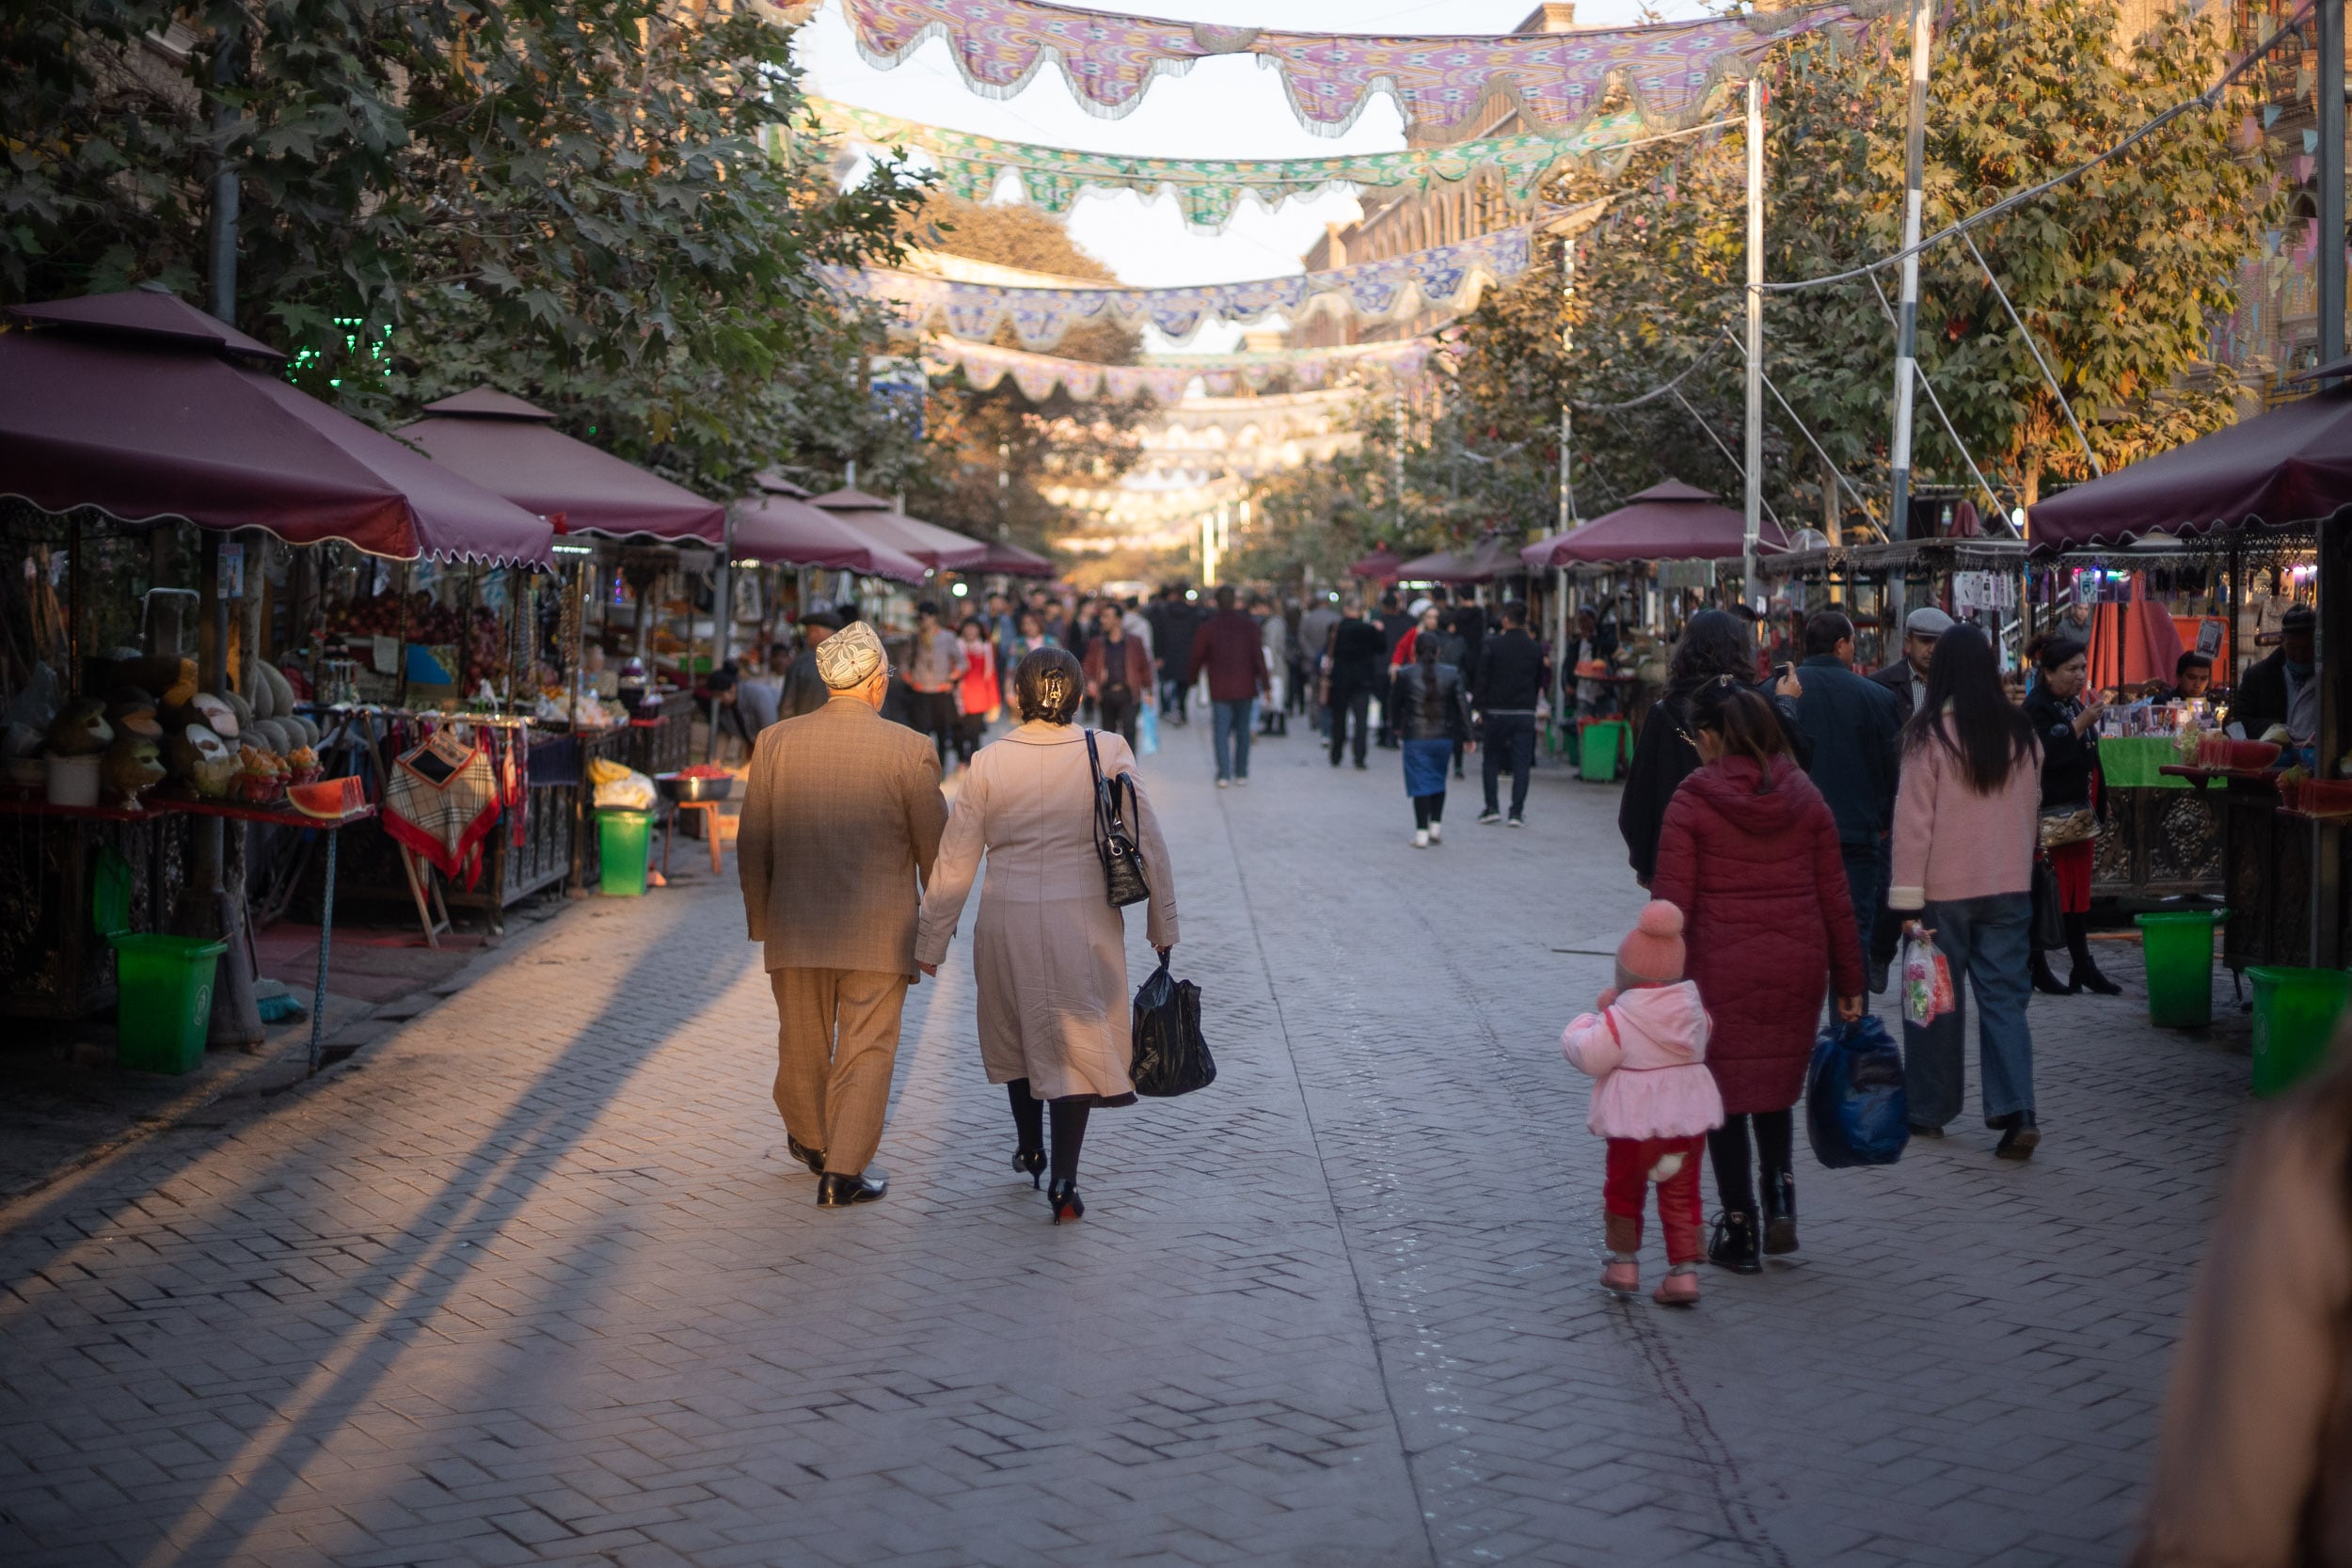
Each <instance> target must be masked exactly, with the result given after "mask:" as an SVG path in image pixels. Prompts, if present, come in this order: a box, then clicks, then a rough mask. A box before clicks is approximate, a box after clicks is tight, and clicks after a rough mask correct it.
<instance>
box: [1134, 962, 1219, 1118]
mask: <svg viewBox="0 0 2352 1568" xmlns="http://www.w3.org/2000/svg"><path fill="white" fill-rule="evenodd" d="M1131 1022H1132V1028H1131V1030H1130V1035H1129V1037H1130V1038H1131V1040H1132V1041H1133V1042H1134V1046H1135V1055H1134V1057H1133V1058H1132V1059H1131V1060H1130V1062H1129V1063H1128V1067H1127V1076H1128V1077H1129V1078H1130V1079H1132V1080H1133V1081H1134V1083H1135V1085H1136V1093H1137V1094H1140V1095H1149V1096H1151V1097H1152V1099H1155V1100H1166V1099H1168V1098H1170V1097H1172V1096H1175V1095H1180V1094H1190V1093H1191V1092H1192V1091H1193V1090H1195V1089H1205V1088H1207V1087H1208V1086H1209V1085H1211V1084H1214V1083H1216V1057H1214V1056H1212V1055H1210V1054H1209V1042H1208V1041H1207V1040H1204V1039H1202V1038H1201V1037H1200V987H1199V986H1196V985H1194V984H1193V983H1192V982H1191V981H1190V980H1179V979H1177V978H1176V977H1175V976H1174V975H1172V974H1168V960H1167V959H1166V958H1162V959H1161V960H1160V967H1159V968H1157V969H1155V970H1153V971H1152V977H1151V978H1150V979H1148V980H1146V981H1144V982H1143V984H1142V985H1141V986H1139V987H1137V988H1136V1006H1135V1012H1134V1014H1133V1016H1132V1021H1131Z"/></svg>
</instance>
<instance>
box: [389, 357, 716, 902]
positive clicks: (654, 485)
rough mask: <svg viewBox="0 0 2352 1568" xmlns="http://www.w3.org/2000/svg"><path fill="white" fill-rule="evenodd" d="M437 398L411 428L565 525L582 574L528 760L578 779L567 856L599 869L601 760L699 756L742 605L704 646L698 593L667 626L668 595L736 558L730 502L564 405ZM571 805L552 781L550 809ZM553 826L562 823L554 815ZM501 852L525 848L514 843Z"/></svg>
mask: <svg viewBox="0 0 2352 1568" xmlns="http://www.w3.org/2000/svg"><path fill="white" fill-rule="evenodd" d="M423 412H424V418H422V419H421V420H416V421H415V422H414V423H411V424H407V425H404V426H402V427H401V429H400V430H399V432H398V434H399V435H400V436H402V437H403V438H404V439H406V440H410V441H414V442H415V443H416V444H417V445H418V446H419V447H421V449H423V450H424V451H428V452H430V453H432V454H433V456H434V457H435V458H436V459H437V460H438V461H440V462H443V463H445V464H447V465H449V466H450V467H452V468H454V469H455V470H457V471H458V472H460V473H464V474H466V475H468V476H469V477H470V478H473V479H475V480H476V481H478V482H479V483H482V484H483V485H484V486H485V488H488V489H491V490H494V491H496V492H497V493H498V494H500V495H502V496H504V497H506V498H507V499H510V500H512V501H514V502H516V504H517V505H520V506H524V507H527V508H529V509H530V510H532V511H533V512H536V513H538V514H540V515H543V516H546V517H548V518H549V519H550V520H552V521H554V522H555V523H556V524H557V526H558V527H559V529H560V530H561V531H562V533H563V536H564V564H565V566H566V568H567V570H566V571H565V573H564V578H566V579H567V580H566V581H565V583H564V589H563V594H564V611H563V615H562V617H561V624H560V625H559V626H558V627H557V628H556V629H555V636H554V638H553V639H552V641H553V642H554V643H555V645H556V651H557V659H556V663H557V665H558V667H559V670H560V672H561V684H560V686H555V685H552V684H551V688H550V689H549V691H548V693H547V694H546V700H545V701H543V702H541V703H539V704H538V705H535V707H534V709H533V711H532V713H531V714H529V715H528V720H529V722H528V724H527V725H526V729H527V730H528V732H529V736H528V739H529V742H530V743H529V744H528V746H527V747H526V748H525V749H524V751H523V768H522V771H523V773H524V774H525V776H526V778H535V779H539V780H542V781H544V783H543V784H542V785H540V786H539V787H544V788H545V789H547V790H548V791H557V790H567V791H569V792H570V794H571V798H572V802H573V803H572V809H571V812H570V814H569V815H570V816H571V818H572V821H571V826H570V829H569V837H568V843H567V844H566V845H564V848H565V849H567V850H568V855H567V856H565V857H564V863H565V864H566V866H567V874H568V875H569V876H570V877H571V878H572V879H573V881H574V882H575V885H579V884H582V883H585V882H586V881H589V880H593V879H595V877H596V872H597V870H598V866H597V863H596V834H594V833H593V832H588V831H587V830H588V828H589V826H590V818H589V816H588V811H589V806H588V800H589V794H590V785H589V784H588V782H587V780H588V773H589V769H590V768H591V767H592V765H593V764H595V763H596V762H597V761H599V760H602V761H619V762H622V763H625V764H626V765H627V766H628V767H629V768H633V769H635V770H636V771H638V772H640V773H644V774H645V775H647V776H648V777H651V776H654V775H658V774H661V773H667V772H674V771H675V770H677V769H679V768H685V767H687V766H689V765H690V764H691V762H692V761H693V725H694V717H695V698H694V689H693V688H694V682H695V678H696V676H697V674H698V673H700V672H702V671H705V670H707V669H709V668H712V667H714V666H715V664H716V663H717V662H718V660H719V659H720V658H721V657H723V646H722V645H721V644H722V643H723V640H724V638H723V631H722V629H721V628H723V626H725V625H726V624H727V619H726V618H727V614H728V613H729V611H730V610H731V607H730V606H728V605H727V604H725V603H724V602H723V595H722V596H721V598H720V600H719V601H718V602H715V603H714V613H713V618H712V619H713V626H712V641H711V643H710V645H709V646H708V648H707V651H705V650H703V649H700V648H698V647H697V643H696V638H695V628H694V626H693V615H692V610H691V604H690V605H689V607H688V610H687V613H686V616H685V621H686V625H685V626H684V628H683V630H682V631H678V630H675V629H673V627H672V626H669V625H665V624H664V623H665V622H666V621H667V617H666V615H659V614H657V613H656V610H655V606H656V605H657V603H660V602H667V600H668V598H669V596H670V595H669V594H668V592H667V590H668V587H669V585H670V584H672V583H673V582H674V581H675V580H676V579H678V578H681V577H683V576H685V575H688V574H690V573H695V572H699V571H701V570H702V569H704V568H705V567H706V566H707V565H708V564H710V563H713V562H723V561H724V560H725V559H726V557H725V554H724V552H725V550H726V548H727V546H728V542H729V534H730V529H731V525H730V522H729V519H728V509H727V508H726V507H724V506H723V505H721V504H720V503H718V502H716V501H711V500H706V499H703V498H702V497H700V496H697V495H695V494H694V493H693V492H692V491H691V490H687V489H685V488H683V487H682V486H679V485H676V484H674V483H671V482H670V481H668V480H666V479H663V478H661V477H660V475H659V474H655V473H650V472H648V471H647V470H645V469H644V468H641V467H637V466H636V465H634V464H631V463H627V462H624V461H622V460H621V459H620V458H617V457H614V456H613V455H612V453H610V452H607V451H602V450H601V449H599V448H597V447H595V446H592V445H590V444H589V443H587V442H585V441H581V440H577V439H575V438H574V437H572V436H566V435H564V433H563V432H562V431H560V430H558V429H556V428H555V423H556V418H555V416H554V415H553V414H551V413H549V412H548V411H547V410H546V409H543V408H540V407H538V406H536V405H535V404H530V403H527V402H525V401H524V400H522V399H521V398H517V397H512V396H509V395H508V394H506V393H503V392H501V391H498V390H496V389H495V388H488V387H478V388H474V389H473V390H471V391H469V392H461V393H459V394H458V395H457V396H455V397H451V398H444V399H442V400H441V401H439V402H437V403H433V404H426V406H425V408H424V411H423ZM616 610H618V611H625V612H626V614H627V617H628V621H627V626H626V629H625V630H624V629H621V628H620V627H618V626H616V625H615V621H616V616H615V614H614V612H615V611H616ZM664 656H668V657H667V662H666V666H665V657H664ZM608 665H612V666H617V668H608ZM534 765H535V766H534ZM557 809H558V808H557V806H556V803H555V797H554V796H553V795H552V794H550V795H549V797H548V804H547V806H546V807H545V808H543V810H542V811H541V812H540V813H538V814H535V815H537V816H551V815H553V814H554V813H555V812H556V811H557ZM532 815H533V814H531V813H529V812H528V811H527V812H526V816H532ZM547 831H548V832H549V833H550V834H554V833H557V832H559V831H558V830H557V829H556V827H555V826H554V825H553V823H552V822H549V824H548V830H547ZM526 847H529V841H528V840H526ZM556 858H557V857H556V850H555V847H554V846H553V845H552V844H550V845H548V847H547V852H546V854H545V855H544V856H543V855H541V854H540V853H538V852H537V851H536V850H535V849H532V852H530V853H528V854H526V855H525V856H524V857H523V860H524V863H526V864H527V865H529V866H532V867H536V868H537V869H536V871H534V872H532V876H546V875H548V874H549V872H550V871H551V868H552V866H553V864H554V863H555V861H556ZM511 863H513V857H511V856H507V855H506V854H504V852H503V851H501V866H504V865H508V864H511ZM406 880H407V879H405V878H404V887H405V882H406ZM525 880H526V881H528V880H529V878H526V879H525ZM541 885H544V884H541ZM379 886H380V884H379ZM395 891H398V890H395ZM520 895H521V894H520V892H517V891H515V890H514V889H512V888H510V886H509V885H508V881H507V879H505V878H503V877H501V878H500V879H496V880H494V881H493V882H492V883H491V886H490V887H489V889H488V890H486V891H485V892H484V893H482V894H479V895H470V896H472V897H474V898H476V899H477V900H478V901H480V902H482V903H484V904H485V906H491V905H494V904H495V903H496V902H502V901H504V900H506V899H508V898H509V897H510V896H520Z"/></svg>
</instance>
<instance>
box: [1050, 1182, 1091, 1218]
mask: <svg viewBox="0 0 2352 1568" xmlns="http://www.w3.org/2000/svg"><path fill="white" fill-rule="evenodd" d="M1045 1201H1046V1202H1048V1203H1050V1204H1052V1205H1053V1206H1054V1223H1055V1224H1056V1225H1059V1224H1061V1222H1062V1221H1064V1220H1074V1219H1077V1218H1079V1217H1081V1216H1082V1215H1084V1214H1085V1213H1086V1212H1087V1206H1086V1205H1085V1204H1084V1203H1081V1202H1080V1201H1078V1183H1077V1181H1076V1180H1063V1179H1062V1178H1060V1177H1057V1178H1055V1179H1054V1180H1052V1181H1049V1182H1047V1183H1046V1186H1045Z"/></svg>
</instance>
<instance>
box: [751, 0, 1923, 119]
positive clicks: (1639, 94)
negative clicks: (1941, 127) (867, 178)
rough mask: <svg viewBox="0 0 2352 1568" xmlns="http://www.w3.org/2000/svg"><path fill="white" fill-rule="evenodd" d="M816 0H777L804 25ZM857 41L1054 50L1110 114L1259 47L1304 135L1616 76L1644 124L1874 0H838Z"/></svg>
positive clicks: (972, 50)
mask: <svg viewBox="0 0 2352 1568" xmlns="http://www.w3.org/2000/svg"><path fill="white" fill-rule="evenodd" d="M819 4H821V0H799V3H796V4H787V5H785V6H782V7H780V9H781V10H782V12H783V14H784V15H785V16H786V17H787V19H788V20H793V21H804V20H806V19H807V18H808V17H809V16H811V15H813V14H814V13H815V12H816V10H817V9H818V5H819ZM840 5H841V8H842V10H843V11H844V12H845V13H846V14H847V16H848V18H849V22H850V32H851V33H852V34H853V35H854V36H855V38H856V40H857V47H858V52H859V53H860V54H861V55H865V57H866V61H867V62H868V63H869V64H872V65H874V66H876V67H878V68H881V69H883V70H888V69H889V68H891V67H893V66H896V65H898V64H900V63H902V62H903V61H905V60H906V59H907V58H908V57H909V56H911V55H913V54H914V52H915V51H916V50H917V49H919V48H921V47H922V46H923V45H924V44H925V43H927V42H929V41H930V40H932V39H934V38H938V39H945V40H947V46H948V51H949V53H950V54H952V55H954V56H955V60H956V66H957V69H958V70H960V71H961V72H962V73H963V79H964V83H965V85H966V86H968V87H971V89H972V90H973V91H975V92H977V93H979V94H980V95H981V96H982V97H986V98H1000V99H1001V98H1010V97H1012V96H1013V95H1014V94H1016V93H1018V92H1019V91H1020V90H1021V89H1022V88H1023V87H1027V86H1028V84H1029V80H1030V78H1031V77H1033V76H1035V75H1036V74H1037V73H1038V71H1040V70H1041V68H1042V67H1043V66H1044V65H1045V63H1046V61H1047V60H1048V59H1052V60H1054V61H1056V62H1057V63H1058V64H1059V65H1060V67H1061V70H1062V74H1063V75H1064V76H1065V77H1067V78H1068V79H1069V82H1070V89H1071V91H1072V92H1073V93H1075V94H1076V95H1077V97H1078V101H1079V102H1080V103H1083V104H1085V105H1086V106H1087V108H1088V109H1089V112H1091V113H1094V114H1097V115H1100V116H1102V117H1103V118H1104V119H1118V118H1119V117H1120V116H1122V115H1126V114H1129V113H1132V112H1133V111H1134V109H1135V107H1136V104H1137V103H1141V102H1142V101H1143V93H1144V89H1145V88H1146V87H1150V86H1151V84H1152V79H1153V78H1154V77H1158V76H1166V75H1182V74H1183V73H1184V71H1189V70H1191V69H1192V67H1193V66H1194V64H1196V63H1197V62H1199V61H1200V60H1204V59H1207V58H1209V57H1210V56H1212V55H1257V56H1258V57H1259V59H1260V60H1261V61H1262V62H1263V63H1264V64H1265V65H1267V66H1269V67H1271V68H1272V69H1274V70H1277V71H1281V72H1282V76H1283V83H1284V86H1285V87H1286V88H1287V89H1288V91H1289V94H1290V100H1291V109H1292V112H1293V113H1295V115H1297V117H1298V119H1299V122H1300V123H1301V124H1303V125H1305V126H1306V127H1307V129H1309V130H1310V131H1313V132H1317V133H1319V134H1322V135H1339V134H1340V133H1341V132H1343V131H1344V130H1346V129H1347V128H1348V127H1349V126H1350V125H1353V124H1354V123H1355V122H1356V117H1357V116H1358V115H1359V114H1361V113H1363V111H1364V106H1365V104H1367V103H1370V102H1371V100H1372V96H1373V94H1374V93H1375V92H1386V93H1389V94H1390V95H1391V96H1392V97H1394V98H1395V99H1396V101H1397V103H1398V105H1399V106H1400V107H1401V108H1402V109H1403V110H1404V113H1405V119H1406V124H1407V125H1408V126H1410V127H1412V128H1413V129H1415V130H1418V131H1423V132H1442V131H1446V130H1450V129H1452V128H1453V127H1454V126H1456V125H1459V124H1460V123H1461V122H1462V121H1464V120H1465V119H1470V117H1471V116H1472V115H1474V114H1476V113H1478V112H1479V110H1480V108H1481V107H1482V106H1483V105H1484V104H1486V103H1487V101H1488V100H1490V99H1500V100H1502V101H1503V102H1505V103H1517V104H1518V105H1519V106H1520V107H1521V108H1522V109H1524V110H1525V112H1526V113H1527V115H1528V117H1529V118H1530V119H1533V120H1534V121H1535V122H1536V123H1537V124H1538V125H1541V126H1544V127H1546V128H1547V129H1549V130H1552V131H1565V130H1569V129H1571V128H1573V127H1575V126H1579V125H1581V124H1583V123H1584V122H1585V121H1586V120H1587V119H1591V118H1592V116H1593V115H1594V114H1595V113H1597V111H1598V109H1599V107H1600V105H1601V103H1602V101H1603V99H1604V98H1605V97H1606V96H1607V93H1608V89H1609V87H1610V85H1611V84H1612V83H1613V82H1615V83H1622V84H1623V85H1624V87H1625V89H1626V91H1627V94H1628V96H1629V98H1630V99H1631V100H1632V103H1633V107H1634V110H1635V111H1636V112H1637V113H1638V114H1639V115H1640V116H1641V119H1642V123H1643V124H1644V125H1646V126H1649V127H1651V128H1653V129H1661V130H1679V129H1681V128H1682V127H1684V126H1686V125H1688V124H1690V123H1691V122H1692V121H1693V120H1695V119H1698V118H1699V115H1700V113H1701V112H1702V110H1703V109H1704V107H1705V104H1706V102H1707V97H1708V93H1709V92H1710V91H1712V90H1713V88H1714V87H1715V85H1716V84H1717V83H1718V82H1720V81H1723V80H1724V79H1725V78H1729V77H1739V76H1744V75H1745V74H1747V72H1748V71H1750V70H1751V69H1753V66H1754V64H1755V62H1756V59H1757V58H1758V57H1759V56H1761V55H1763V54H1764V53H1765V52H1766V51H1767V50H1769V49H1771V48H1772V45H1773V44H1775V43H1777V42H1779V41H1781V40H1785V39H1789V38H1794V37H1797V36H1800V35H1802V34H1807V33H1815V32H1820V31H1823V30H1828V29H1845V30H1848V31H1851V30H1852V29H1854V28H1857V27H1859V26H1860V24H1861V22H1860V18H1859V17H1858V16H1857V14H1856V12H1857V11H1860V10H1866V9H1883V0H1852V3H1850V4H1846V5H1835V6H1820V7H1801V8H1792V9H1788V10H1768V11H1752V12H1746V13H1742V14H1741V15H1739V16H1728V17H1709V18H1706V19H1703V20H1700V21H1695V22H1665V23H1655V24H1650V25H1647V26H1635V27H1593V28H1584V29H1580V30H1578V31H1575V32H1567V33H1504V34H1497V35H1467V36H1459V37H1443V36H1437V37H1420V38H1415V37H1389V36H1380V35H1371V34H1364V35H1348V34H1340V35H1332V34H1327V33H1286V32H1278V31H1275V30H1273V29H1271V28H1258V27H1236V26H1223V25H1215V24H1209V23H1198V24H1195V23H1185V22H1171V21H1168V20H1166V19H1163V18H1154V17H1142V16H1126V15H1121V14H1120V13H1118V12H1114V11H1093V10H1080V9H1078V8H1074V7H1069V6H1055V5H1048V4H1045V3H1044V0H840Z"/></svg>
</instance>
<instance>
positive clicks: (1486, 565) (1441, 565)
mask: <svg viewBox="0 0 2352 1568" xmlns="http://www.w3.org/2000/svg"><path fill="white" fill-rule="evenodd" d="M1525 570H1527V566H1526V563H1525V562H1521V561H1520V560H1519V550H1518V546H1517V545H1514V544H1512V543H1511V542H1510V541H1508V540H1506V539H1504V538H1503V537H1502V534H1500V533H1489V534H1487V535H1486V537H1485V538H1484V539H1481V540H1480V541H1479V542H1478V543H1477V544H1475V545H1472V546H1470V548H1469V549H1467V550H1438V552H1436V553H1435V554H1433V555H1424V556H1421V557H1419V558H1417V559H1415V560H1412V561H1407V562H1401V563H1400V564H1399V565H1398V566H1397V568H1396V571H1395V573H1394V574H1393V575H1394V576H1396V577H1398V578H1402V579H1404V580H1405V581H1406V582H1491V581H1493V580H1494V579H1495V578H1500V577H1508V576H1510V575H1511V574H1512V573H1514V572H1524V571H1525Z"/></svg>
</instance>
